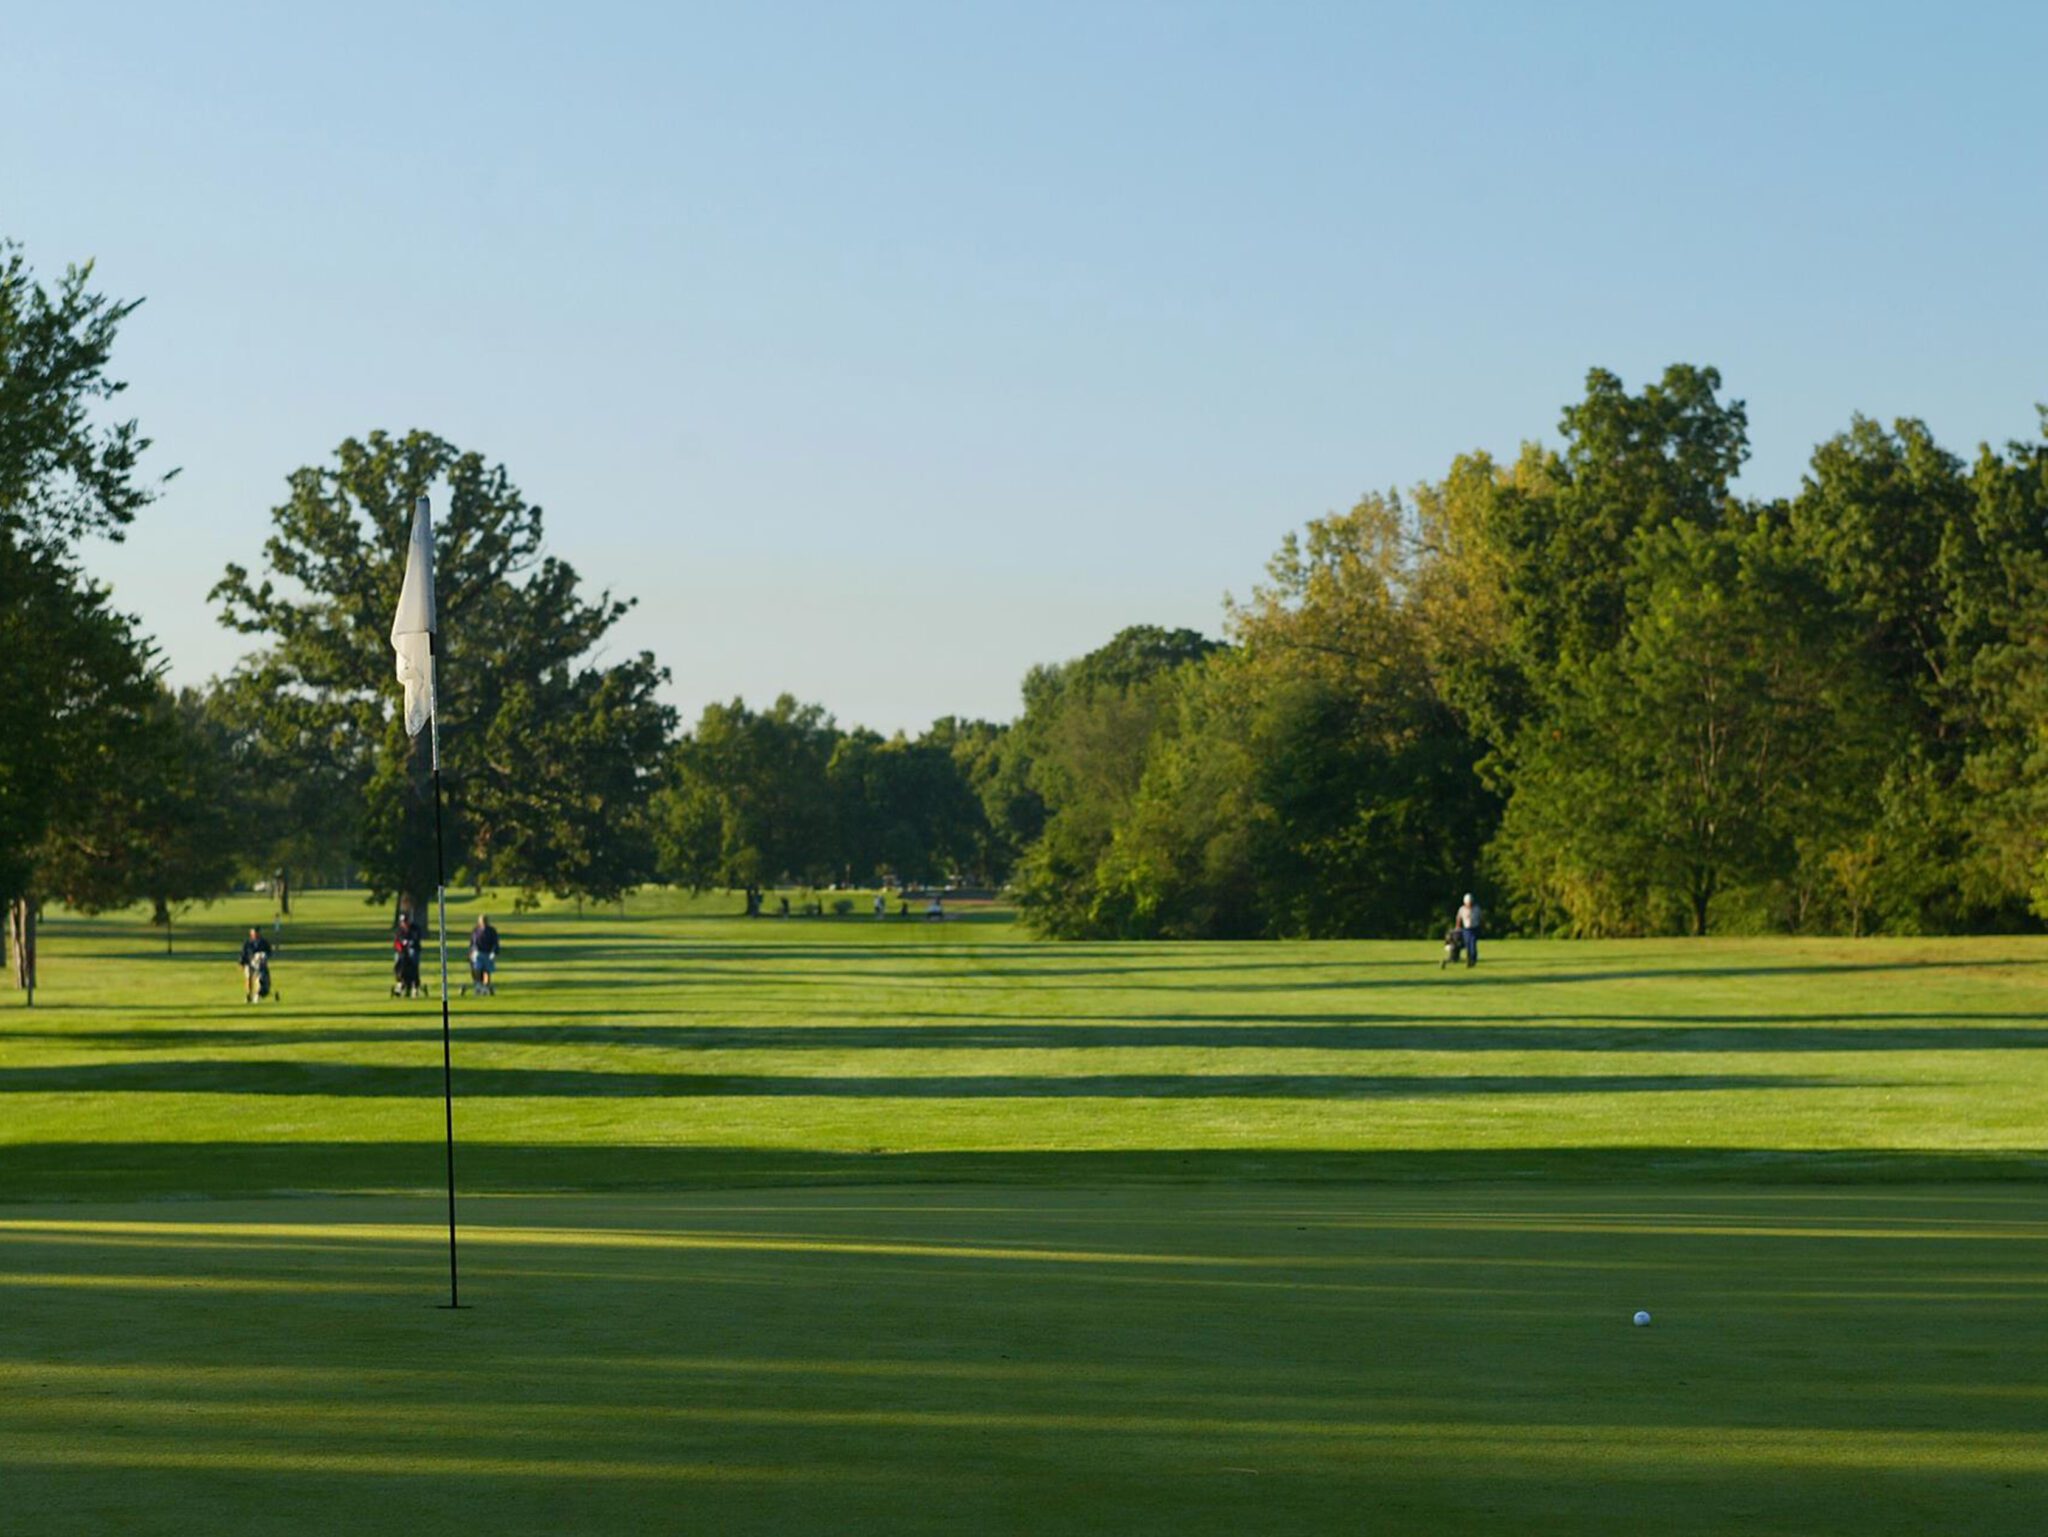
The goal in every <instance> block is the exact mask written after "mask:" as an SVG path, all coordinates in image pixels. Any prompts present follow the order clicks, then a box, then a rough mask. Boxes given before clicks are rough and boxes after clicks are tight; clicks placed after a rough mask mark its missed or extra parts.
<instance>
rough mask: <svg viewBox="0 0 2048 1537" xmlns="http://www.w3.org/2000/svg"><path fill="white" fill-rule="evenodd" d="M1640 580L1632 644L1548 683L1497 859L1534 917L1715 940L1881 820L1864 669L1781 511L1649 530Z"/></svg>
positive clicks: (1585, 927)
mask: <svg viewBox="0 0 2048 1537" xmlns="http://www.w3.org/2000/svg"><path fill="white" fill-rule="evenodd" d="M1629 578H1630V582H1629V585H1630V588H1631V594H1630V602H1629V617H1628V620H1627V623H1626V627H1625V629H1624V630H1623V633H1622V636H1621V638H1620V641H1619V643H1618V644H1617V645H1616V646H1615V647H1614V648H1612V649H1611V650H1608V651H1605V652H1602V653H1600V654H1597V655H1594V656H1591V657H1587V658H1585V659H1584V660H1582V661H1580V660H1574V661H1572V662H1569V663H1567V664H1565V665H1564V666H1562V667H1561V668H1560V669H1559V671H1558V674H1557V676H1556V677H1555V678H1554V679H1553V680H1552V683H1551V687H1550V689H1549V699H1548V708H1547V709H1546V711H1545V713H1544V715H1543V716H1542V718H1541V724H1540V728H1539V729H1537V730H1535V731H1533V732H1531V733H1529V737H1528V739H1527V740H1526V741H1525V742H1524V745H1523V749H1522V751H1521V753H1520V755H1519V761H1518V764H1517V771H1516V777H1515V784H1514V793H1513V796H1512V798H1511V799H1510V801H1509V803H1508V808H1507V815H1506V820H1505V823H1504V826H1503V828H1502V834H1501V839H1500V845H1499V851H1500V855H1501V858H1502V861H1503V864H1504V866H1505V868H1506V869H1507V871H1508V873H1509V875H1510V878H1511V880H1512V882H1513V884H1514V886H1515V888H1516V891H1517V894H1518V896H1519V898H1520V901H1521V905H1522V909H1523V911H1524V912H1525V913H1526V914H1527V915H1529V916H1530V917H1532V918H1534V919H1536V920H1538V921H1544V920H1548V921H1550V922H1553V923H1556V922H1561V923H1563V924H1564V925H1566V926H1568V927H1570V928H1571V929H1572V930H1573V931H1574V932H1578V933H1644V932H1658V931H1663V930H1668V929H1670V928H1673V927H1679V926H1683V927H1685V928H1687V929H1689V930H1690V931H1691V932H1692V933H1695V934H1704V933H1706V932H1707V930H1708V927H1709V925H1710V923H1711V922H1712V921H1713V915H1714V913H1715V911H1716V904H1717V902H1718V901H1720V900H1722V899H1724V898H1725V897H1727V896H1728V895H1729V894H1730V893H1731V892H1734V891H1736V890H1738V889H1742V888H1748V889H1752V890H1753V889H1755V888H1758V887H1761V886H1766V885H1768V884H1770V883H1771V882H1772V881H1773V880H1776V879H1783V878H1785V877H1788V876H1790V875H1791V874H1792V873H1793V872H1794V871H1795V870H1796V868H1797V865H1798V856H1799V851H1800V847H1801V844H1802V841H1805V842H1808V843H1811V844H1814V845H1816V846H1819V847H1828V846H1831V845H1832V844H1834V843H1836V842H1837V841H1839V839H1840V838H1841V837H1842V835H1843V834H1844V832H1845V830H1846V829H1848V828H1850V827H1852V826H1854V825H1856V824H1857V823H1858V822H1859V821H1862V820H1867V818H1868V816H1869V814H1870V811H1871V792H1872V790H1873V789H1874V782H1873V781H1874V776H1873V774H1872V772H1871V770H1872V766H1873V763H1874V762H1875V761H1876V760H1875V755H1874V753H1873V751H1872V746H1873V744H1872V743H1871V742H1870V740H1869V738H1868V736H1867V730H1868V723H1869V722H1870V721H1871V720H1872V719H1873V712H1872V708H1871V702H1870V699H1869V698H1868V697H1867V692H1866V691H1867V687H1868V680H1867V675H1866V673H1865V670H1864V669H1863V667H1862V665H1861V659H1860V657H1859V656H1858V654H1857V652H1856V650H1855V647H1854V643H1853V640H1854V638H1853V634H1852V633H1851V632H1850V631H1849V630H1848V629H1847V628H1846V627H1845V626H1844V625H1842V624H1841V622H1840V619H1839V616H1838V615H1837V614H1836V613H1835V612H1834V611H1833V610H1832V609H1831V607H1830V605H1829V604H1828V602H1827V600H1826V594H1825V591H1824V589H1823V588H1822V587H1821V586H1820V584H1819V582H1818V581H1817V580H1816V579H1815V578H1814V574H1813V573H1812V571H1811V569H1810V568H1809V567H1807V566H1805V565H1804V564H1803V563H1802V562H1801V561H1800V560H1799V558H1798V556H1797V553H1796V550H1795V549H1794V547H1793V545H1792V543H1791V541H1790V540H1789V539H1788V538H1786V537H1785V535H1784V533H1783V530H1782V529H1781V528H1780V527H1778V526H1777V525H1776V523H1775V520H1773V519H1771V518H1768V517H1762V518H1755V519H1750V518H1746V517H1745V518H1717V519H1716V521H1715V522H1714V524H1713V525H1712V526H1702V525H1701V524H1700V523H1697V522H1694V521H1692V520H1690V519H1681V520H1678V521H1675V522H1672V523H1668V524H1665V525H1663V526H1661V527H1659V528H1656V529H1654V530H1648V531H1646V532H1645V533H1644V534H1643V535H1642V536H1641V537H1640V538H1639V539H1638V540H1637V542H1636V545H1635V559H1634V561H1633V562H1632V566H1631V570H1630V572H1629Z"/></svg>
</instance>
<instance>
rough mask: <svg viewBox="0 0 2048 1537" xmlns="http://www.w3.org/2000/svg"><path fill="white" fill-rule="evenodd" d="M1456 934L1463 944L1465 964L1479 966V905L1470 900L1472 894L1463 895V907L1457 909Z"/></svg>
mask: <svg viewBox="0 0 2048 1537" xmlns="http://www.w3.org/2000/svg"><path fill="white" fill-rule="evenodd" d="M1458 933H1459V935H1460V936H1461V937H1462V938H1463V940H1464V942H1465V964H1466V965H1467V966H1477V965H1478V964H1479V904H1478V903H1477V902H1475V901H1474V900H1473V899H1472V893H1471V892H1469V891H1468V892H1466V893H1465V901H1464V905H1463V906H1461V907H1460V908H1459V909H1458Z"/></svg>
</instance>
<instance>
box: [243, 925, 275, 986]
mask: <svg viewBox="0 0 2048 1537" xmlns="http://www.w3.org/2000/svg"><path fill="white" fill-rule="evenodd" d="M269 996H270V941H269V940H267V939H265V938H264V937H263V931H262V930H261V929H251V930H249V937H248V938H247V939H245V940H243V941H242V998H243V1001H244V1002H247V1003H256V1002H258V1001H260V1000H262V999H264V998H268V997H269Z"/></svg>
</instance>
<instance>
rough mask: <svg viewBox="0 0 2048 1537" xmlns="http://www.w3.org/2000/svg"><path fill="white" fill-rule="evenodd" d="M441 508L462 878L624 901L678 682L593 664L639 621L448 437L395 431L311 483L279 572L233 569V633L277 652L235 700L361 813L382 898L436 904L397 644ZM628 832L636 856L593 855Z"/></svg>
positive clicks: (453, 816)
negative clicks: (640, 805)
mask: <svg viewBox="0 0 2048 1537" xmlns="http://www.w3.org/2000/svg"><path fill="white" fill-rule="evenodd" d="M429 494H433V495H434V498H435V507H436V516H435V528H434V557H435V587H436V597H437V600H438V606H439V621H440V635H439V638H438V642H437V646H438V669H437V674H438V684H439V689H438V698H439V701H440V721H441V741H442V753H443V781H444V783H445V785H446V787H447V792H448V793H447V806H446V811H445V816H444V820H445V828H444V835H445V840H446V847H447V850H448V867H449V868H448V875H449V877H450V879H451V880H452V879H454V878H455V876H456V875H457V873H458V872H459V871H463V870H467V871H468V872H469V873H470V875H471V876H472V877H474V878H476V879H479V880H496V879H502V880H504V881H506V882H507V883H509V884H514V885H518V886H520V887H522V888H526V889H529V890H533V889H551V890H574V891H587V892H588V893H589V894H592V895H599V894H609V893H610V892H611V891H612V890H614V889H616V883H617V881H618V880H619V879H620V876H621V872H624V871H628V870H630V869H632V868H634V864H635V858H636V856H635V855H634V854H633V852H632V845H633V843H634V840H635V839H637V838H639V837H640V836H641V834H640V833H639V832H638V831H637V830H636V825H635V821H634V818H633V817H632V816H630V815H622V814H619V813H621V812H622V811H623V810H629V809H630V808H622V807H620V806H618V805H617V804H616V803H615V801H614V800H613V799H612V797H615V796H616V795H618V794H620V793H621V787H626V788H625V789H624V791H623V793H624V794H625V796H626V798H627V799H628V800H629V801H630V800H632V799H633V797H634V796H635V795H636V794H637V793H638V787H639V786H641V785H643V784H644V783H645V782H646V780H647V778H648V777H649V776H650V775H651V774H652V773H653V772H654V770H655V768H656V766H657V763H658V756H659V753H658V746H657V745H656V744H658V743H659V741H660V739H661V738H662V737H664V736H665V735H666V731H667V717H666V714H665V710H664V707H662V706H661V705H659V704H658V703H657V702H656V701H655V699H654V698H653V693H652V685H653V684H654V683H655V682H658V681H659V680H660V679H661V678H662V677H663V676H665V675H664V674H663V673H662V672H661V670H660V669H659V668H658V667H657V666H656V664H655V662H654V660H653V658H652V657H651V656H647V655H645V654H642V655H640V656H639V657H636V658H633V659H631V660H629V661H627V662H625V663H622V664H615V665H613V666H611V667H604V666H600V665H598V664H596V663H595V662H593V661H592V660H591V653H592V651H593V649H594V648H595V647H596V646H597V644H598V642H599V641H600V640H602V639H603V638H604V637H605V636H606V635H607V634H608V633H609V632H610V631H611V629H612V627H613V626H614V625H615V624H616V623H617V622H618V620H619V619H620V618H621V617H622V616H623V615H624V614H625V613H626V611H627V609H628V608H629V607H630V606H631V605H630V603H629V602H627V601H625V600H615V599H614V598H612V596H611V595H610V594H609V593H600V594H599V595H598V596H597V597H596V598H595V599H589V598H586V597H584V596H583V594H582V592H581V582H580V580H579V578H578V576H577V574H576V572H575V570H574V569H573V568H572V567H570V566H569V565H568V564H567V563H566V562H564V561H562V560H561V559H559V558H558V557H556V556H553V555H550V554H548V553H547V552H546V548H545V540H544V528H543V521H542V512H541V509H540V507H538V506H537V505H535V504H534V503H531V502H529V501H528V500H527V499H526V498H525V496H524V495H523V494H521V492H520V491H519V488H518V487H517V486H516V485H515V484H513V482H512V479H511V477H510V475H509V474H508V473H507V472H506V470H505V468H504V466H502V465H494V464H490V463H488V462H487V461H486V460H485V459H484V458H483V456H482V455H480V454H477V453H473V452H465V451H463V450H460V449H458V448H456V447H455V445H453V444H451V443H449V442H447V441H446V440H445V439H442V438H439V437H436V436H434V435H433V434H431V433H426V432H410V433H407V434H405V435H404V436H403V437H395V436H392V435H389V434H386V433H382V432H376V433H371V434H370V435H369V436H368V437H367V438H362V439H356V438H350V439H348V440H347V441H345V442H343V443H342V445H341V446H340V447H339V448H338V449H337V450H336V451H335V455H334V458H333V460H332V461H331V462H330V463H328V464H325V465H319V466H309V467H307V468H304V469H300V470H297V471H294V472H293V474H292V475H291V476H290V479H289V495H288V497H287V499H286V500H285V501H284V502H283V503H282V504H281V505H279V506H278V507H277V508H275V509H274V510H273V512H272V525H273V529H272V533H271V535H270V537H269V539H268V540H267V541H266V542H265V544H264V556H265V560H266V563H267V568H268V569H267V570H266V571H265V572H263V573H262V574H261V575H257V574H252V573H251V572H250V571H249V570H247V569H245V568H244V567H242V566H240V565H230V566H229V567H228V569H227V573H226V575H225V576H224V577H223V578H222V580H221V581H220V582H219V584H218V585H217V586H216V587H215V588H214V597H215V599H216V600H217V601H218V602H219V603H220V605H221V614H222V619H223V622H224V623H226V624H228V625H229V626H231V627H232V628H234V629H236V630H239V631H241V632H242V633H244V634H247V635H251V636H256V637H260V638H261V639H263V640H264V641H265V642H266V645H265V647H264V649H263V650H262V651H261V652H259V653H258V654H257V655H255V656H254V657H252V658H250V659H249V660H248V661H247V662H245V663H244V665H243V667H242V668H241V669H240V671H239V673H238V675H237V678H236V679H235V680H234V682H233V683H232V684H231V687H232V688H234V689H236V690H238V691H240V692H242V693H243V694H244V695H245V696H246V695H254V694H257V693H259V692H265V693H267V694H268V697H269V698H270V699H272V700H273V701H275V706H274V707H275V709H276V712H277V719H278V723H279V730H278V732H277V733H276V737H275V740H274V742H273V744H272V747H271V759H272V763H273V765H274V767H275V771H276V772H278V773H280V774H291V773H296V772H300V771H301V770H303V771H304V772H305V773H307V774H308V775H309V776H312V777H313V778H315V779H316V780H317V781H319V782H322V783H325V784H329V785H332V786H334V787H335V790H336V792H337V793H338V794H340V795H341V796H342V798H343V800H344V803H345V804H349V805H353V806H359V807H360V808H361V820H360V822H359V823H358V825H357V828H356V830H355V837H354V843H355V847H356V851H357V858H358V862H359V867H360V870H361V873H362V875H363V876H364V878H365V879H366V881H367V882H368V883H369V885H370V887H371V889H372V891H373V892H374V893H375V894H377V895H379V896H389V895H391V894H393V893H398V894H401V895H404V896H407V897H410V898H412V899H413V900H415V901H419V900H422V899H424V897H425V896H426V894H427V893H428V892H430V891H431V890H432V889H433V886H434V875H435V868H434V828H433V806H432V800H431V796H430V794H429V791H428V787H427V771H428V762H427V739H426V733H424V732H423V733H421V736H420V738H419V739H418V740H417V741H409V740H408V739H407V738H406V736H405V734H404V731H403V729H402V728H401V727H400V726H399V725H398V723H397V722H396V720H395V711H394V701H395V698H396V694H397V686H396V683H395V681H394V678H393V671H392V657H391V649H390V644H389V638H388V637H389V631H390V625H391V612H392V607H393V605H394V604H395V602H396V601H397V593H398V589H399V585H400V581H401V579H402V577H403V574H404V565H405V550H406V539H407V534H408V531H409V529H410V525H411V517H412V506H413V503H414V501H415V500H416V499H417V498H419V497H421V496H425V495H429ZM612 675H618V676H616V677H614V676H612ZM250 708H251V706H250V705H249V704H248V703H247V702H245V704H244V706H243V709H244V713H245V714H246V713H249V711H250ZM515 735H516V737H517V740H516V742H515V741H514V737H515ZM494 742H495V743H496V744H497V745H496V748H495V749H494V748H493V743H494ZM576 775H582V776H586V777H587V778H588V779H589V780H590V781H591V782H592V783H596V782H597V781H600V780H601V781H602V783H603V786H604V788H603V789H602V790H597V791H595V792H594V793H595V794H597V796H598V798H599V800H600V802H601V808H600V809H597V810H595V811H593V808H592V807H591V806H590V805H589V804H579V803H576V802H575V801H574V800H573V798H572V797H569V796H566V795H565V794H563V793H561V792H560V790H559V788H558V787H559V786H560V785H562V784H564V783H566V782H567V780H568V779H569V778H570V777H572V776H576ZM613 835H616V836H617V838H618V839H620V840H621V842H622V844H623V845H624V847H621V848H616V849H607V848H599V847H596V846H594V844H593V840H596V842H597V843H602V842H603V840H604V839H606V838H607V837H610V836H613ZM586 883H588V884H586Z"/></svg>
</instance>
